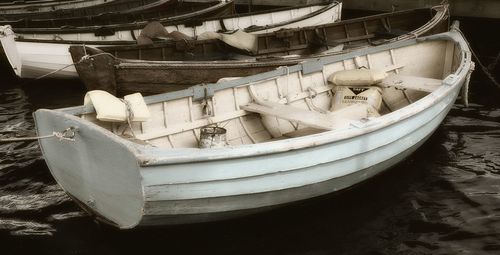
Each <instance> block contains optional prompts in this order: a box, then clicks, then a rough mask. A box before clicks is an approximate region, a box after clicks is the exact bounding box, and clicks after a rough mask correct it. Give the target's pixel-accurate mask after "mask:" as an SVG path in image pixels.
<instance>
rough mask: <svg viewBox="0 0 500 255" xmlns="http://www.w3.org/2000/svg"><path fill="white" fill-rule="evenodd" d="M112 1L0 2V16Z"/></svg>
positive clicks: (88, 5) (83, 6)
mask: <svg viewBox="0 0 500 255" xmlns="http://www.w3.org/2000/svg"><path fill="white" fill-rule="evenodd" d="M113 1H115V0H61V1H29V2H10V3H2V5H0V16H9V15H24V14H26V15H29V14H34V13H35V14H36V13H40V12H45V13H46V12H53V11H63V10H67V9H72V8H85V7H90V6H95V5H100V4H104V3H107V2H113Z"/></svg>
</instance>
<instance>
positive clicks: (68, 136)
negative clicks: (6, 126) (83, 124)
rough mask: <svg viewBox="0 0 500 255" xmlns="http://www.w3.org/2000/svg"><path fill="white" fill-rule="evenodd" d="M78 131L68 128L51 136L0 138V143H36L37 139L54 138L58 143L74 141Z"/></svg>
mask: <svg viewBox="0 0 500 255" xmlns="http://www.w3.org/2000/svg"><path fill="white" fill-rule="evenodd" d="M77 131H78V129H77V128H75V127H69V128H66V129H65V130H63V131H62V132H55V131H54V132H52V134H51V135H43V136H32V137H11V138H0V143H15V142H27V141H36V140H39V139H47V138H52V137H56V138H58V139H59V141H62V140H66V141H73V142H74V141H75V139H74V138H75V135H76V132H77Z"/></svg>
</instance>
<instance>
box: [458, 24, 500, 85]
mask: <svg viewBox="0 0 500 255" xmlns="http://www.w3.org/2000/svg"><path fill="white" fill-rule="evenodd" d="M456 30H457V31H458V32H459V33H460V34H461V35H462V36H463V37H464V38H466V37H465V35H464V33H463V32H462V30H460V28H458V27H457V28H456ZM465 42H466V43H467V46H469V49H470V51H471V53H472V56H473V57H474V58H475V59H476V61H477V63H478V64H479V67H481V70H482V71H483V73H484V74H485V75H486V77H488V78H489V79H490V81H491V82H492V83H493V84H494V85H495V86H496V87H497V88H498V89H500V83H499V82H498V81H497V80H496V79H495V77H494V76H493V75H492V74H491V73H490V71H489V70H488V68H487V67H486V66H485V65H483V63H482V62H481V60H480V59H479V57H478V55H477V54H476V52H474V49H472V47H471V45H470V43H469V41H468V40H467V39H465ZM499 55H500V54H499Z"/></svg>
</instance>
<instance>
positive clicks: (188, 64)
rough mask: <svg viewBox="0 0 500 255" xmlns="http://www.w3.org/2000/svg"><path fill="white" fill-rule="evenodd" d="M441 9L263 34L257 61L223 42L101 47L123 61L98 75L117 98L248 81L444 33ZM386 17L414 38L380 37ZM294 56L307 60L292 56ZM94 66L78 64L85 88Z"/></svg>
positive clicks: (444, 15)
mask: <svg viewBox="0 0 500 255" xmlns="http://www.w3.org/2000/svg"><path fill="white" fill-rule="evenodd" d="M437 10H438V11H432V10H429V9H423V10H422V9H418V10H410V11H403V12H395V13H390V14H382V15H374V16H369V17H364V18H360V19H354V20H345V21H342V22H337V23H331V24H326V25H320V26H315V27H307V28H297V29H289V30H286V31H280V32H275V33H265V34H259V35H257V36H258V41H259V48H258V50H257V53H256V54H250V55H254V56H247V57H246V58H247V59H245V58H244V57H242V56H244V54H245V52H241V51H239V50H237V49H234V48H232V47H230V46H228V45H226V44H224V43H222V42H220V41H217V40H202V41H193V42H190V48H183V50H178V49H176V47H175V44H174V43H172V42H164V43H158V44H156V45H152V46H134V45H129V46H114V47H99V49H101V50H103V51H106V52H110V53H112V54H115V55H118V57H119V59H115V60H114V61H116V63H117V64H116V65H115V70H114V71H113V74H111V70H109V69H101V70H98V71H99V72H103V76H105V75H106V74H104V72H107V73H108V74H109V77H113V76H114V77H115V79H116V81H115V83H116V84H117V85H116V88H117V90H116V91H115V93H116V94H125V93H133V92H144V93H146V94H153V93H161V92H169V91H173V90H177V89H183V88H185V87H186V86H189V85H195V84H199V83H207V82H216V81H217V80H219V79H220V78H222V77H231V76H237V77H242V76H247V75H252V74H257V73H261V72H265V71H270V70H273V69H276V68H277V67H279V66H288V65H294V64H297V63H300V62H303V61H306V60H308V59H314V58H317V57H320V56H326V55H336V54H339V52H337V51H334V52H328V53H324V54H314V53H318V52H320V51H322V50H326V49H327V48H329V47H330V46H329V45H332V46H333V45H337V44H339V42H342V43H347V44H348V46H346V47H347V48H348V49H352V48H355V47H362V46H368V45H370V43H371V42H373V41H379V42H380V41H384V42H390V41H393V40H404V39H408V38H410V37H413V36H415V35H424V34H427V33H429V31H431V30H432V31H439V29H436V30H434V28H435V27H436V26H438V27H440V29H443V28H442V27H441V26H440V25H441V24H442V23H447V16H446V13H447V11H446V10H447V9H446V8H444V7H443V9H440V8H437ZM382 18H384V19H386V18H387V19H391V20H393V22H392V29H405V30H408V31H412V33H409V34H408V35H406V36H400V37H397V38H392V39H387V38H386V37H385V36H384V37H377V35H376V33H375V32H376V31H379V30H382V29H385V27H384V26H383V24H382V23H381V21H380V20H381V19H382ZM347 24H348V25H349V26H348V27H347V28H348V29H352V31H351V30H349V31H348V34H349V37H347V35H346V33H345V31H344V29H345V28H346V27H345V25H347ZM419 26H420V27H419ZM321 31H324V32H321ZM443 31H444V30H443ZM325 33H326V38H325V36H324V34H325ZM318 36H319V37H318ZM320 37H321V38H320ZM304 42H306V43H305V44H304ZM320 42H322V43H323V44H322V43H320ZM349 43H350V44H349ZM139 52H140V53H141V55H140V56H139V54H138V53H139ZM293 53H298V54H301V55H299V56H298V57H293V56H288V54H293ZM246 54H248V53H246ZM81 56H82V55H81V52H80V54H78V55H74V56H73V59H74V60H75V59H79V58H81ZM284 56H287V57H284ZM139 57H140V59H138V58H139ZM99 58H112V57H111V56H107V55H102V56H98V57H96V58H94V59H95V61H96V62H97V61H99V60H98V59H99ZM132 59H138V60H141V61H135V60H132ZM210 60H214V61H210ZM157 61H161V62H157ZM180 61H183V62H180ZM90 64H91V62H85V63H81V64H78V65H77V70H78V72H79V75H80V77H81V79H82V80H83V82H84V83H85V84H90V82H87V81H86V77H88V76H94V73H92V72H85V71H82V70H79V67H82V66H83V65H90ZM96 82H97V83H96ZM98 83H99V81H92V85H98ZM93 87H94V86H93Z"/></svg>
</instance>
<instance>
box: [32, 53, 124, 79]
mask: <svg viewBox="0 0 500 255" xmlns="http://www.w3.org/2000/svg"><path fill="white" fill-rule="evenodd" d="M100 55H109V56H111V57H113V58H114V59H116V57H115V56H114V55H113V54H111V53H108V52H101V53H97V54H94V55H87V54H85V55H84V56H83V57H82V58H81V59H80V60H78V61H77V62H76V63H72V64H69V65H65V66H64V67H61V68H59V69H57V70H54V71H52V72H49V73H46V74H44V75H41V76H38V77H36V78H34V79H33V80H31V81H37V80H40V79H43V78H46V77H48V76H50V75H53V74H55V73H57V72H60V71H62V70H64V69H66V68H68V67H70V66H73V65H78V64H80V63H81V62H83V61H85V60H87V59H89V58H93V57H97V56H100Z"/></svg>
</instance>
